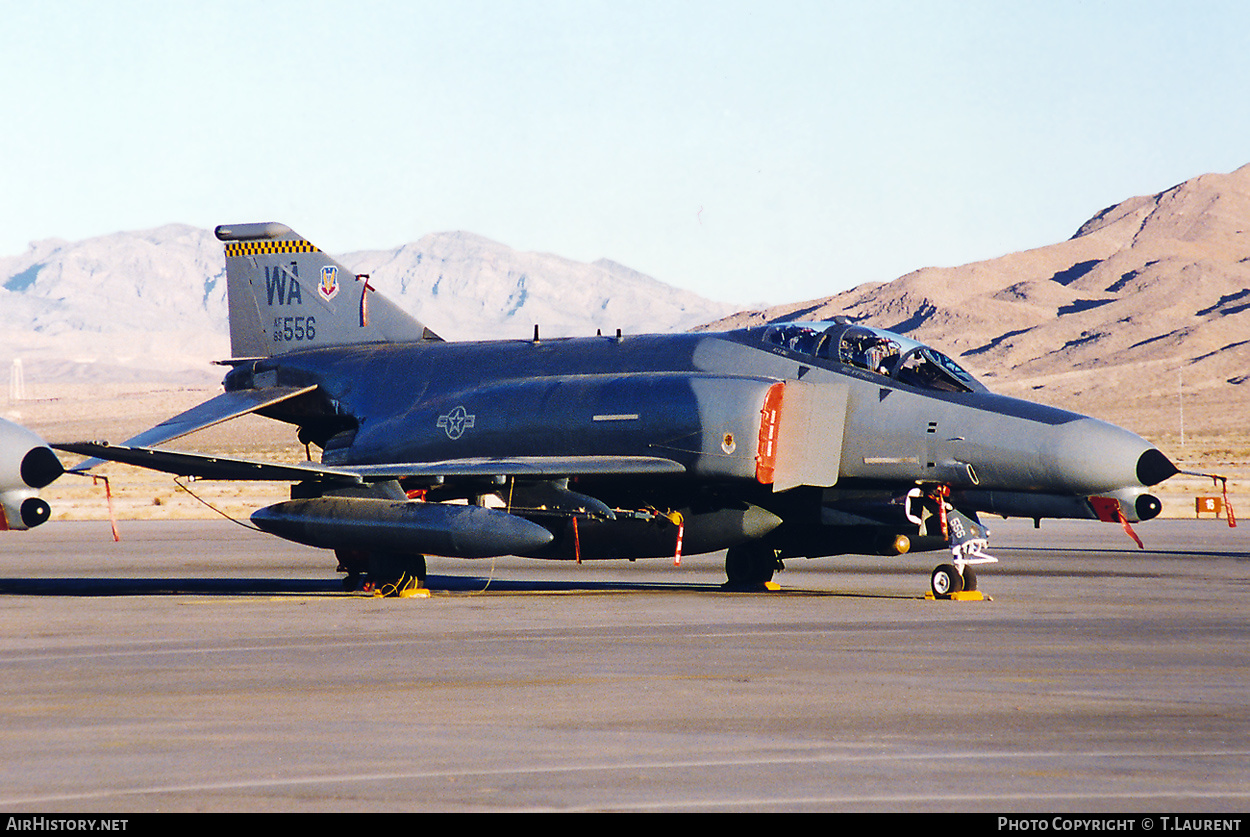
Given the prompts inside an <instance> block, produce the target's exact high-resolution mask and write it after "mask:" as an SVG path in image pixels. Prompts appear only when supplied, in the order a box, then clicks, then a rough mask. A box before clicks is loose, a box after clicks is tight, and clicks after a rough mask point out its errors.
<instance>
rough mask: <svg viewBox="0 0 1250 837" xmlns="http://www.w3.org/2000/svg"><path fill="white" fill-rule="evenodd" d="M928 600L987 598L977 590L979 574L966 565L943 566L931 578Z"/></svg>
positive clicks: (934, 571) (973, 599)
mask: <svg viewBox="0 0 1250 837" xmlns="http://www.w3.org/2000/svg"><path fill="white" fill-rule="evenodd" d="M929 590H930V592H928V593H926V594H925V598H926V599H930V598H931V599H943V600H949V599H955V600H958V601H978V602H979V601H982V600H983V599H984V598H985V597H984V596H982V595H981V593H980V592H979V591H978V590H977V574H976V573H975V572H973V571H972V567H969V566H967V565H966V564H965V565H963V566H962V567H961V566H958V565H956V564H942V565H940V566H938V567H936V568H935V569H934V570H933V574H932V575H930V576H929Z"/></svg>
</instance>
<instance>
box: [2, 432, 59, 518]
mask: <svg viewBox="0 0 1250 837" xmlns="http://www.w3.org/2000/svg"><path fill="white" fill-rule="evenodd" d="M61 473H62V468H61V462H60V460H59V459H57V458H56V454H55V453H53V452H52V449H51V448H50V447H48V445H47V444H46V443H45V442H44V441H43V439H40V438H39V437H38V436H36V435H35V434H34V433H32V432H31V431H29V430H27V429H26V428H25V427H22V426H20V425H17V424H14V423H13V422H11V421H6V420H5V419H0V530H4V529H31V528H34V527H35V526H38V525H39V524H41V523H45V522H47V520H48V518H49V517H51V516H52V508H51V507H50V506H49V505H48V502H47V501H46V500H44V499H43V498H41V497H40V496H39V489H41V488H43V487H44V486H46V485H49V484H51V483H52V481H53V480H55V479H56V478H57V477H59V476H60V475H61Z"/></svg>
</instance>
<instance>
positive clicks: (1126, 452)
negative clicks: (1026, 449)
mask: <svg viewBox="0 0 1250 837" xmlns="http://www.w3.org/2000/svg"><path fill="white" fill-rule="evenodd" d="M1056 430H1057V433H1056V436H1055V437H1054V442H1053V445H1052V446H1050V447H1051V449H1050V451H1049V455H1050V456H1052V457H1053V459H1052V460H1051V463H1052V469H1053V470H1052V477H1053V478H1055V479H1056V480H1057V481H1058V482H1059V483H1061V484H1062V485H1063V486H1064V487H1065V488H1066V489H1067V490H1069V491H1072V492H1073V493H1077V494H1098V493H1100V492H1106V491H1113V490H1115V489H1117V488H1129V487H1137V486H1145V485H1154V484H1155V483H1158V482H1162V481H1163V480H1165V479H1167V478H1168V477H1170V476H1172V475H1173V474H1175V473H1177V468H1176V466H1175V465H1173V464H1172V463H1171V462H1170V461H1169V460H1168V458H1167V457H1166V456H1164V455H1163V454H1162V453H1161V452H1160V451H1159V450H1158V449H1157V448H1155V447H1154V446H1153V445H1151V444H1150V443H1149V442H1147V441H1146V440H1145V439H1143V438H1142V437H1140V436H1138V435H1137V434H1136V433H1131V432H1129V431H1128V430H1125V429H1124V428H1122V427H1116V426H1115V425H1114V424H1108V423H1107V422H1105V421H1099V420H1097V419H1092V418H1082V419H1078V420H1077V421H1073V422H1068V423H1067V424H1064V425H1060V426H1059V427H1058V428H1056Z"/></svg>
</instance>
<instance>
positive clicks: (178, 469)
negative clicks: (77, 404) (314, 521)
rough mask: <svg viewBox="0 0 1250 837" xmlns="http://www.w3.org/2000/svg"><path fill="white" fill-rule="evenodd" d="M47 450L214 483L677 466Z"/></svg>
mask: <svg viewBox="0 0 1250 837" xmlns="http://www.w3.org/2000/svg"><path fill="white" fill-rule="evenodd" d="M52 447H54V448H56V449H57V450H63V451H67V452H69V453H77V454H82V455H84V456H91V457H95V458H97V459H100V460H106V461H109V462H122V463H124V464H127V465H136V466H138V467H140V468H149V469H151V470H154V471H163V472H165V473H168V474H177V475H179V476H184V477H197V478H199V479H216V480H279V481H281V480H306V479H321V480H350V481H354V482H361V481H370V482H373V481H379V480H394V479H403V478H406V477H410V478H415V479H438V478H453V477H492V476H504V477H509V476H514V477H548V478H551V477H569V476H578V475H586V474H680V473H684V472H685V468H684V467H683V466H682V465H681V463H679V462H674V461H673V460H671V459H663V458H661V457H657V456H512V457H499V458H488V457H480V458H473V459H448V460H444V461H442V462H412V463H406V464H386V465H341V466H336V465H322V464H319V463H316V462H297V463H292V464H287V465H279V464H274V463H268V462H256V461H253V460H248V459H232V458H229V457H220V456H209V455H207V454H202V453H183V452H180V451H171V450H154V449H152V448H144V447H131V446H127V445H110V444H109V443H108V442H69V443H58V444H55V445H53V446H52Z"/></svg>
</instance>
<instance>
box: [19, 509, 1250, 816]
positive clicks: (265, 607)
mask: <svg viewBox="0 0 1250 837" xmlns="http://www.w3.org/2000/svg"><path fill="white" fill-rule="evenodd" d="M991 525H992V527H993V529H994V547H993V548H992V549H991V552H992V553H994V554H996V555H998V557H999V558H1000V559H1001V561H1002V563H1000V564H998V565H996V566H995V567H993V568H990V569H987V570H985V571H983V572H982V573H981V588H982V590H983V591H984V592H985V593H986V594H988V595H989V596H991V597H992V601H987V602H979V603H971V602H934V601H925V600H924V598H923V593H924V590H925V589H926V588H927V586H928V574H929V570H930V569H931V568H932V567H933V566H934V565H935V564H936V563H938V560H936V559H937V557H938V556H937V554H933V553H930V554H928V555H908V556H902V557H899V558H892V559H886V558H868V557H844V558H830V559H820V560H816V561H792V562H790V564H789V566H788V568H787V570H786V571H785V572H783V573H781V574H779V575H778V578H777V580H778V581H779V582H780V583H781V585H782V587H783V589H782V591H780V592H777V593H765V594H743V593H724V592H721V591H720V590H719V589H718V586H719V584H720V582H721V581H722V580H723V571H722V566H721V563H720V562H721V559H722V556H704V557H686V558H684V559H683V560H682V562H681V565H680V566H674V565H673V562H672V561H670V560H661V561H647V562H643V561H639V562H635V563H628V562H603V563H586V564H583V565H580V566H578V565H574V564H571V563H547V562H538V561H526V560H523V559H511V558H509V559H500V560H497V561H489V560H487V561H472V562H470V561H456V560H442V559H431V560H430V572H431V578H430V584H429V586H430V588H431V589H432V592H433V595H432V596H431V597H429V598H422V599H403V600H396V599H372V598H368V597H363V596H359V595H345V594H343V593H342V592H340V586H339V582H338V578H337V576H336V575H335V574H334V573H333V572H332V570H333V564H332V559H330V558H329V557H328V554H327V553H324V552H321V551H319V550H314V549H309V548H304V547H300V546H297V545H293V544H288V543H284V542H282V541H279V540H276V539H274V538H271V537H268V536H265V535H261V534H258V533H254V532H250V531H248V530H245V529H242V528H240V527H237V526H235V525H233V524H231V523H229V522H226V521H222V522H172V521H171V522H146V523H141V522H123V523H122V524H121V533H122V541H121V542H120V543H113V541H112V539H111V537H110V535H109V529H108V524H107V523H65V522H54V523H51V524H48V525H46V526H44V527H41V528H40V529H36V530H33V531H30V532H22V533H18V532H6V533H0V567H2V568H3V570H2V571H0V683H2V689H3V700H2V701H0V807H2V808H3V809H4V810H7V811H10V812H19V811H220V810H245V811H392V810H405V811H420V810H438V811H499V810H530V811H547V810H554V811H583V810H596V811H597V810H621V811H653V810H684V811H705V810H751V811H765V810H786V811H793V810H901V811H976V810H985V811H1021V812H1023V811H1037V812H1040V811H1053V812H1066V811H1168V812H1174V811H1242V810H1245V809H1246V808H1247V807H1250V617H1248V616H1247V613H1246V605H1247V601H1248V598H1250V597H1248V596H1247V593H1248V592H1250V590H1248V587H1250V526H1247V525H1246V524H1244V523H1243V525H1242V526H1241V527H1239V528H1237V529H1229V528H1228V527H1227V526H1226V524H1224V523H1223V522H1222V521H1211V520H1204V521H1184V520H1161V521H1154V522H1151V523H1148V524H1141V525H1140V526H1138V527H1137V529H1138V532H1139V534H1140V535H1141V536H1142V538H1143V540H1144V541H1145V544H1146V549H1145V550H1139V549H1137V548H1136V546H1135V545H1134V544H1133V543H1132V542H1131V541H1129V540H1128V538H1126V537H1125V535H1124V533H1123V532H1122V531H1121V530H1120V528H1119V527H1118V526H1114V525H1100V524H1090V523H1064V522H1046V523H1043V526H1042V528H1041V529H1040V530H1034V529H1033V528H1032V525H1031V524H1030V523H1028V522H1018V521H1008V522H1002V521H999V522H997V523H995V524H991Z"/></svg>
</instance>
